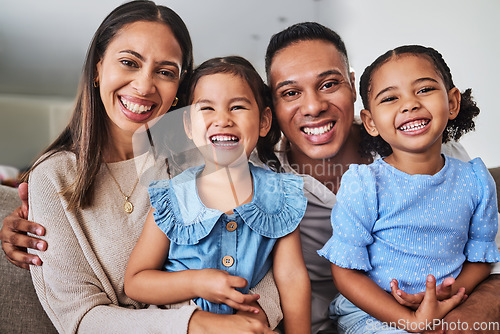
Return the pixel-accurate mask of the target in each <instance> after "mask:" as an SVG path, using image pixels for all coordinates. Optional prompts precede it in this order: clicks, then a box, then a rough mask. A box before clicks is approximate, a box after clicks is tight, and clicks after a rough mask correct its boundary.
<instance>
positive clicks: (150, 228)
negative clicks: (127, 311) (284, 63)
mask: <svg viewBox="0 0 500 334" xmlns="http://www.w3.org/2000/svg"><path fill="white" fill-rule="evenodd" d="M153 211H154V209H151V210H150V212H149V214H148V217H147V218H146V223H145V224H144V229H143V231H142V234H141V236H140V238H139V240H138V242H137V244H136V246H135V247H134V250H133V251H132V254H131V256H130V259H129V262H128V266H127V270H126V272H125V292H126V293H127V295H128V296H129V297H130V298H132V299H135V300H137V301H140V302H143V303H147V304H154V305H164V304H174V303H179V302H182V301H186V300H190V299H194V298H197V297H201V298H204V299H206V300H208V301H211V302H214V303H218V304H226V305H228V306H230V307H232V308H235V309H238V310H243V311H249V312H258V309H257V308H256V307H254V306H250V305H248V304H249V303H251V302H254V301H255V300H257V298H258V296H257V295H244V294H242V293H240V292H239V291H237V290H236V289H235V288H238V287H245V286H246V285H247V284H248V283H247V281H246V280H245V279H243V278H241V277H237V276H231V275H229V273H227V272H226V271H223V270H218V269H201V270H182V271H177V272H167V271H162V270H161V268H162V266H163V264H164V262H165V259H166V257H167V255H168V250H169V247H170V241H169V240H168V238H167V236H166V235H165V233H163V231H161V230H160V228H159V227H158V226H157V225H156V223H155V221H154V217H153ZM193 247H196V245H195V246H193Z"/></svg>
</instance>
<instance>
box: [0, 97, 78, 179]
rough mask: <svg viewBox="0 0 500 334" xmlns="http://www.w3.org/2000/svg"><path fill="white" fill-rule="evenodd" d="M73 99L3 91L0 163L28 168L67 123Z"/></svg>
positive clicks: (0, 122) (0, 109)
mask: <svg viewBox="0 0 500 334" xmlns="http://www.w3.org/2000/svg"><path fill="white" fill-rule="evenodd" d="M72 106H73V101H72V100H70V99H64V98H53V97H52V98H47V97H36V96H31V97H29V96H21V95H0V120H1V121H0V165H5V166H13V167H16V168H19V169H24V168H26V167H28V165H29V164H30V163H31V162H32V160H33V159H34V158H35V157H36V156H37V155H38V154H39V153H40V152H41V151H42V150H43V149H44V148H45V147H46V146H47V145H48V144H50V142H52V141H53V140H54V139H55V138H56V137H57V135H58V134H59V133H60V132H61V131H62V129H63V128H64V127H65V126H66V124H67V122H68V120H69V116H70V114H71V110H72Z"/></svg>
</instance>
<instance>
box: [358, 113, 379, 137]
mask: <svg viewBox="0 0 500 334" xmlns="http://www.w3.org/2000/svg"><path fill="white" fill-rule="evenodd" d="M359 116H360V117H361V120H362V121H363V125H364V126H365V129H366V132H368V133H369V134H370V136H373V137H376V136H378V135H379V133H378V130H377V127H376V126H375V122H373V117H372V113H371V112H370V110H368V109H363V110H361V112H360V115H359Z"/></svg>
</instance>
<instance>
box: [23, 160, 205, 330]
mask: <svg viewBox="0 0 500 334" xmlns="http://www.w3.org/2000/svg"><path fill="white" fill-rule="evenodd" d="M49 161H50V160H47V161H46V162H44V163H43V164H41V165H39V166H38V167H37V168H36V169H35V170H34V172H33V173H32V177H31V179H30V189H29V205H30V219H34V220H36V221H38V222H41V223H42V224H43V225H44V226H45V227H46V235H45V237H44V240H46V241H47V242H48V244H49V245H50V247H48V248H47V250H46V251H45V252H37V255H38V256H39V257H40V258H41V259H42V261H43V265H42V266H31V267H30V271H31V275H32V278H33V283H34V286H35V289H36V292H37V295H38V298H39V299H40V302H41V304H42V306H43V308H44V310H45V312H46V313H47V314H48V316H49V318H50V319H51V321H52V322H53V324H54V326H55V327H56V329H57V330H58V331H59V332H61V333H76V332H82V333H106V332H107V333H110V332H123V333H145V332H149V333H151V332H162V331H164V330H165V328H169V329H171V330H172V332H177V331H178V332H179V333H183V332H184V333H185V332H186V331H187V328H188V324H189V320H190V318H191V315H192V313H193V312H194V311H195V310H196V307H194V306H187V307H184V308H181V309H178V310H161V309H155V310H154V309H134V307H135V308H138V307H140V305H138V304H137V305H132V304H129V305H127V306H128V307H122V306H120V305H121V303H122V302H123V300H121V299H119V298H123V297H124V295H123V294H122V291H115V290H114V287H113V286H112V285H111V282H110V279H112V278H111V277H110V276H109V275H108V274H109V273H108V270H113V269H114V270H115V271H116V269H115V268H111V267H110V266H111V265H114V266H116V267H117V268H121V267H122V266H123V267H124V266H125V264H126V262H125V263H113V264H109V267H108V266H103V265H102V263H100V262H99V260H98V257H97V254H95V253H92V250H94V251H99V252H101V253H100V255H102V256H103V259H106V258H108V259H109V257H110V255H108V254H109V253H116V252H120V253H125V254H128V251H127V250H126V248H127V246H128V245H129V243H127V240H126V239H123V241H122V242H121V243H111V240H112V239H107V238H104V239H103V240H101V241H102V242H104V243H110V244H109V245H108V246H106V245H105V246H102V245H101V244H99V245H96V244H95V242H94V241H92V240H90V239H89V238H88V237H87V231H86V230H85V228H84V225H81V224H80V223H79V222H78V220H77V219H76V217H75V216H74V215H73V216H72V214H71V213H70V212H67V211H65V209H64V204H63V199H62V198H61V197H60V196H59V191H60V189H58V187H57V186H56V184H57V182H58V181H57V179H58V178H59V175H54V167H55V166H54V165H55V164H49V165H48V166H46V167H44V164H46V163H49ZM58 162H59V161H58ZM99 223H101V224H110V223H111V222H110V221H103V222H97V221H96V222H92V224H90V226H97V225H98V224H99ZM116 226H117V227H116V228H117V229H118V225H116ZM116 233H117V235H118V236H120V237H119V239H120V240H121V239H122V237H123V238H126V237H130V236H128V235H127V234H123V235H121V234H120V231H116ZM91 245H92V246H94V247H91ZM101 246H102V247H101ZM104 249H106V251H105V252H104V253H102V251H103V250H104ZM123 273H124V271H123V272H122V273H121V275H123ZM112 277H113V276H112ZM122 277H123V276H122ZM113 278H117V277H113ZM117 285H119V283H117ZM127 302H128V301H127Z"/></svg>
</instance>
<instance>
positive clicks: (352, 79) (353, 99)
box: [349, 71, 357, 102]
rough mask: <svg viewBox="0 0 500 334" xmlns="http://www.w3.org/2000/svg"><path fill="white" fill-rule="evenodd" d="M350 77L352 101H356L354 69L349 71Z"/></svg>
mask: <svg viewBox="0 0 500 334" xmlns="http://www.w3.org/2000/svg"><path fill="white" fill-rule="evenodd" d="M349 77H350V78H351V90H352V101H353V102H356V98H357V94H356V84H355V75H354V71H351V72H350V73H349Z"/></svg>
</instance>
